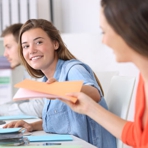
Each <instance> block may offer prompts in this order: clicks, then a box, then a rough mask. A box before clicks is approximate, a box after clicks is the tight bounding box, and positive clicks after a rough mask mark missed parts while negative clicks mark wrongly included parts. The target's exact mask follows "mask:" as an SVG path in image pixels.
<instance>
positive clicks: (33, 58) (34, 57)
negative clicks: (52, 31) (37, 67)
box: [30, 55, 43, 61]
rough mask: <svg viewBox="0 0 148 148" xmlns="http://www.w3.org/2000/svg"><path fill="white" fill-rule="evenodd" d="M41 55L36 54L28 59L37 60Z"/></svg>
mask: <svg viewBox="0 0 148 148" xmlns="http://www.w3.org/2000/svg"><path fill="white" fill-rule="evenodd" d="M42 57H43V55H38V56H33V57H31V58H30V60H32V61H33V60H37V59H40V58H42Z"/></svg>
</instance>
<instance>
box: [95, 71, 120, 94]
mask: <svg viewBox="0 0 148 148" xmlns="http://www.w3.org/2000/svg"><path fill="white" fill-rule="evenodd" d="M95 73H96V75H97V77H98V79H99V81H100V83H101V85H102V88H103V91H104V96H105V97H106V95H107V92H108V88H109V85H110V82H111V79H112V77H113V76H115V75H118V74H119V72H118V71H98V72H95Z"/></svg>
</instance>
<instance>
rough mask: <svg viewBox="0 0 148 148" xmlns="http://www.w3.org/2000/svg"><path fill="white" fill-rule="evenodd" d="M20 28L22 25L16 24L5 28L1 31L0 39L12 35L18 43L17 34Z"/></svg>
mask: <svg viewBox="0 0 148 148" xmlns="http://www.w3.org/2000/svg"><path fill="white" fill-rule="evenodd" d="M22 26H23V24H21V23H17V24H13V25H10V26H8V27H6V29H5V30H3V31H2V34H1V37H5V36H7V35H9V34H12V35H13V36H14V38H15V41H16V42H17V43H18V38H19V32H20V30H21V27H22Z"/></svg>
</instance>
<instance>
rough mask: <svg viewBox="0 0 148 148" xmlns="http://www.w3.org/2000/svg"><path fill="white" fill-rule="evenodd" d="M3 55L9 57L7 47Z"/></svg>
mask: <svg viewBox="0 0 148 148" xmlns="http://www.w3.org/2000/svg"><path fill="white" fill-rule="evenodd" d="M3 56H4V57H8V53H7V50H6V49H5V50H4V53H3Z"/></svg>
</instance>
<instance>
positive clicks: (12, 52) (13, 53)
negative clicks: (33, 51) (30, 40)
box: [3, 34, 20, 68]
mask: <svg viewBox="0 0 148 148" xmlns="http://www.w3.org/2000/svg"><path fill="white" fill-rule="evenodd" d="M3 39H4V48H5V51H4V56H5V57H6V58H7V59H8V61H9V62H10V65H11V67H12V68H15V67H16V66H18V65H20V58H19V56H18V43H17V42H16V41H15V38H14V36H13V35H12V34H9V35H6V36H5V37H4V38H3Z"/></svg>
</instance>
